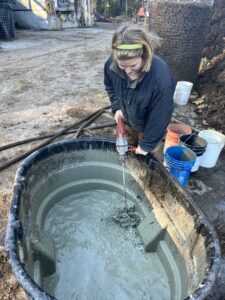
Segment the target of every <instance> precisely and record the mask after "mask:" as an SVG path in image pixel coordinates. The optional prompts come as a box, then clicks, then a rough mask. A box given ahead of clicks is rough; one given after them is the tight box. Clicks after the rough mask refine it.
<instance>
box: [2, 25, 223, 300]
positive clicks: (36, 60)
mask: <svg viewBox="0 0 225 300" xmlns="http://www.w3.org/2000/svg"><path fill="white" fill-rule="evenodd" d="M108 26H109V25H107V27H108ZM113 26H117V25H113ZM112 29H114V28H112V27H110V26H109V27H108V28H107V29H102V28H92V29H90V28H86V29H76V30H66V31H60V32H57V31H51V32H48V31H29V30H27V31H18V32H17V40H15V41H12V42H8V43H1V44H0V47H1V49H0V71H1V72H0V107H1V112H0V113H1V118H0V128H1V131H0V146H3V145H5V144H8V143H11V142H15V141H18V140H22V139H26V138H30V137H34V136H40V135H43V134H46V133H55V132H58V131H59V130H61V129H62V128H65V127H66V126H68V125H70V124H71V123H74V122H75V121H76V120H79V119H80V118H82V117H84V116H86V115H87V114H88V113H90V112H93V111H95V110H97V109H99V108H101V107H103V106H106V105H108V104H109V102H108V98H107V96H106V93H105V91H104V86H103V64H104V61H105V60H106V59H107V57H108V55H109V54H110V40H111V34H112ZM185 109H186V110H185ZM193 110H194V108H193V107H187V108H183V110H181V111H177V113H176V114H175V116H176V117H181V116H184V115H186V116H189V117H190V118H189V120H188V121H189V122H191V120H192V119H193V120H194V121H193V124H192V125H195V124H196V123H195V122H198V121H197V120H198V117H195V114H194V112H193ZM110 121H113V119H112V117H111V116H110V115H104V116H103V117H101V118H100V119H99V120H98V121H96V123H98V124H99V123H104V122H110ZM94 134H96V135H104V136H111V135H112V134H113V132H112V130H110V129H108V130H101V131H96V132H94ZM71 136H72V135H70V137H71ZM67 137H68V136H67ZM38 144H40V141H39V142H33V143H29V144H25V145H23V146H19V147H15V148H12V149H8V150H6V151H1V152H0V165H2V164H3V163H4V162H6V161H7V160H9V159H12V158H13V157H15V156H17V155H20V154H22V153H25V152H26V151H28V150H30V149H31V148H32V147H34V146H36V145H38ZM221 164H222V163H220V165H221ZM18 165H19V163H17V164H15V165H13V166H10V167H9V168H7V169H6V170H4V171H1V176H0V246H1V248H0V268H1V271H0V300H9V299H10V300H11V299H13V300H14V299H15V300H17V299H18V300H23V299H26V296H25V294H24V292H23V291H22V289H21V288H20V287H19V285H18V284H17V282H16V280H15V278H14V276H13V275H12V274H11V272H10V268H9V265H8V264H7V258H6V254H5V251H4V239H5V231H6V224H7V214H8V210H9V207H10V199H11V194H12V187H13V181H14V177H15V173H16V169H17V168H18ZM220 165H219V166H220ZM214 171H215V170H214ZM209 172H210V171H209ZM209 172H208V173H207V172H206V173H207V174H209ZM214 173H215V172H214ZM223 175H224V173H221V175H220V177H219V178H220V180H222V179H221V178H222V176H223ZM199 176H201V174H200V175H199ZM218 176H219V175H218ZM201 180H202V179H201V177H198V175H197V177H196V178H193V179H192V180H191V181H190V185H189V191H190V193H192V195H195V193H196V191H199V190H200V192H202V194H201V193H200V194H199V195H200V196H202V197H203V198H205V197H206V193H209V191H211V190H212V188H211V190H210V189H207V185H206V184H205V185H198V183H199V182H201ZM220 188H221V189H223V188H224V186H222V187H220ZM218 191H219V189H218ZM218 193H219V192H218ZM200 196H199V203H202V206H203V207H204V205H205V204H204V203H203V200H202V199H201V197H200ZM218 197H221V200H220V201H221V202H219V200H217V202H216V204H217V203H220V204H221V203H222V204H223V201H224V200H223V197H222V196H221V193H219V194H218ZM196 199H197V198H196ZM216 199H217V198H216ZM196 201H197V200H196ZM201 201H202V202H201ZM221 207H222V206H221ZM224 207H225V203H224ZM224 207H222V210H224V211H225V209H224ZM210 209H212V210H213V209H214V206H212V207H211V208H210ZM212 215H213V213H212ZM218 215H219V213H217V214H216V215H215V214H214V215H213V218H212V219H213V220H212V221H214V220H216V218H217V217H218ZM214 295H215V294H214ZM217 295H218V294H217ZM213 297H214V296H212V299H224V298H217V297H216V298H213ZM219 297H220V296H219ZM221 297H223V296H221Z"/></svg>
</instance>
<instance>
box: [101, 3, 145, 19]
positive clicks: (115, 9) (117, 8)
mask: <svg viewBox="0 0 225 300" xmlns="http://www.w3.org/2000/svg"><path fill="white" fill-rule="evenodd" d="M145 3H146V1H144V0H97V11H99V12H100V13H101V14H102V15H104V13H105V12H106V15H107V16H108V17H115V16H120V15H126V14H127V16H129V17H133V16H134V15H136V13H137V11H138V9H139V8H140V7H141V6H143V5H145Z"/></svg>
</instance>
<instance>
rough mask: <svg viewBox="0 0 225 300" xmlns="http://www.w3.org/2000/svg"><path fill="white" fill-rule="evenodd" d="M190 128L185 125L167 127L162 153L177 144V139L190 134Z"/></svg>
mask: <svg viewBox="0 0 225 300" xmlns="http://www.w3.org/2000/svg"><path fill="white" fill-rule="evenodd" d="M191 132H192V130H191V128H190V127H189V126H188V125H186V124H170V125H169V126H168V127H167V134H166V139H165V145H164V153H165V151H166V149H167V148H168V147H171V146H176V145H178V144H179V138H180V136H181V135H183V134H191Z"/></svg>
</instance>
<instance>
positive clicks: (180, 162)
mask: <svg viewBox="0 0 225 300" xmlns="http://www.w3.org/2000/svg"><path fill="white" fill-rule="evenodd" d="M195 161H196V154H195V153H194V152H193V151H192V150H190V149H188V148H186V147H183V146H172V147H169V148H167V149H166V153H165V162H166V165H167V167H168V168H169V171H170V173H171V174H172V175H173V176H174V177H175V178H176V180H177V181H178V182H179V183H180V184H181V185H182V186H183V187H185V186H186V184H187V181H188V178H189V176H190V172H191V169H192V167H193V165H194V163H195Z"/></svg>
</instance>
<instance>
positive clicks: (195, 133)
mask: <svg viewBox="0 0 225 300" xmlns="http://www.w3.org/2000/svg"><path fill="white" fill-rule="evenodd" d="M195 135H196V136H197V135H198V134H197V132H193V133H192V134H190V136H189V137H188V138H186V140H185V141H184V143H186V142H187V141H188V140H189V139H190V138H191V137H192V136H195Z"/></svg>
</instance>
